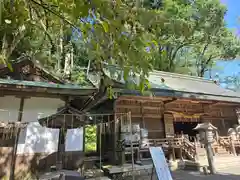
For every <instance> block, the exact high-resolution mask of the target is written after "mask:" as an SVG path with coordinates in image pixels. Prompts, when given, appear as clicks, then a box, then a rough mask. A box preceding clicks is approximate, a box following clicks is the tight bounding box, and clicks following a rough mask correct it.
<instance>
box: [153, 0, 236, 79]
mask: <svg viewBox="0 0 240 180" xmlns="http://www.w3.org/2000/svg"><path fill="white" fill-rule="evenodd" d="M162 9H163V12H164V14H165V17H168V19H169V21H170V22H171V24H170V25H169V24H167V25H165V26H163V28H162V27H161V31H160V30H159V31H158V32H157V34H156V36H157V38H158V42H159V43H161V47H160V49H159V52H157V53H156V55H155V57H154V58H153V60H152V63H153V65H154V67H156V68H157V69H159V70H163V71H171V72H176V71H177V72H179V71H180V72H183V73H191V74H193V71H196V72H197V73H196V75H198V76H203V75H204V73H205V71H207V70H208V69H209V68H211V66H212V65H213V60H216V59H220V58H221V59H233V58H235V57H236V56H237V55H238V54H239V52H240V49H239V47H240V46H239V45H240V44H239V39H238V38H237V37H236V36H235V35H234V34H233V33H232V32H231V31H230V30H228V29H227V28H226V27H225V22H224V15H225V13H226V7H225V6H224V5H222V4H221V3H220V2H219V1H218V0H207V1H205V0H196V1H188V0H166V1H164V6H163V8H162ZM163 51H164V53H162V52H163Z"/></svg>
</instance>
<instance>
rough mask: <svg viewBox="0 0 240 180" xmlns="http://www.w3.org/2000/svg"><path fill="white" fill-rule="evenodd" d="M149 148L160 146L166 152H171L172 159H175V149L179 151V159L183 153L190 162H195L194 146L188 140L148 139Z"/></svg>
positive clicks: (182, 138) (184, 138)
mask: <svg viewBox="0 0 240 180" xmlns="http://www.w3.org/2000/svg"><path fill="white" fill-rule="evenodd" d="M149 145H150V146H162V147H163V148H166V149H168V150H170V149H171V150H172V151H173V152H172V153H173V157H175V149H179V150H180V156H181V157H180V158H182V157H183V153H185V155H187V156H188V158H190V159H192V160H196V156H197V153H196V146H195V144H194V143H192V142H190V141H189V139H188V138H186V137H181V138H161V139H149Z"/></svg>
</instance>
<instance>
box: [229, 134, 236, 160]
mask: <svg viewBox="0 0 240 180" xmlns="http://www.w3.org/2000/svg"><path fill="white" fill-rule="evenodd" d="M230 143H231V150H232V153H233V155H234V156H236V155H237V153H236V148H235V145H234V140H233V139H232V137H230Z"/></svg>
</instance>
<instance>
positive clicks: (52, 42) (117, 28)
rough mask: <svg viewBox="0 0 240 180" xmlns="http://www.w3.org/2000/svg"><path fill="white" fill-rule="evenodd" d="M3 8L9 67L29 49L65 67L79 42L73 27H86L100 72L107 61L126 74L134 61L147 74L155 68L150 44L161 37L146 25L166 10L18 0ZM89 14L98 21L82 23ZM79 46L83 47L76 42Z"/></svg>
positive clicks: (101, 1) (98, 1) (100, 1)
mask: <svg viewBox="0 0 240 180" xmlns="http://www.w3.org/2000/svg"><path fill="white" fill-rule="evenodd" d="M1 10H2V11H1V16H0V17H1V18H0V19H1V20H2V25H3V28H1V31H0V38H1V39H2V40H3V41H1V42H3V43H1V61H2V62H3V63H6V64H8V65H9V67H10V65H11V63H9V62H10V61H11V60H14V59H16V58H17V57H19V56H21V55H23V54H27V55H30V56H32V57H37V58H41V59H48V61H46V64H47V65H48V66H50V67H51V68H59V69H63V66H64V63H65V62H66V57H69V52H72V51H73V50H72V49H73V47H72V46H75V45H73V42H72V41H71V35H72V31H73V30H80V31H81V34H82V38H83V40H84V41H85V45H87V47H86V49H87V50H88V51H87V52H88V54H89V55H88V58H90V60H91V61H92V64H94V69H95V71H99V72H102V63H103V62H107V63H108V64H117V65H119V66H121V67H122V68H123V69H124V71H125V74H128V72H129V67H128V66H130V67H131V69H132V71H134V72H136V73H140V74H141V76H142V77H145V76H146V75H147V73H148V71H149V70H150V69H152V66H151V64H150V63H149V59H150V57H151V52H147V51H145V48H146V46H147V45H148V43H149V42H154V39H155V36H154V34H153V33H149V32H147V31H146V29H147V28H149V22H150V21H151V20H152V19H157V21H156V20H155V21H153V22H152V23H150V25H151V24H154V23H157V22H159V21H160V20H161V19H160V18H161V13H160V12H156V11H154V10H146V9H144V8H141V7H138V5H137V3H133V2H130V1H119V0H117V1H114V2H112V1H105V0H92V1H88V2H85V1H73V0H70V1H67V2H66V1H63V0H59V1H55V0H48V1H47V2H44V1H42V0H30V1H27V0H18V1H14V0H13V1H1ZM86 17H90V18H92V19H94V23H92V24H91V23H82V18H86ZM124 33H125V34H124ZM89 35H90V36H91V38H89ZM86 42H87V43H86ZM20 44H21V46H18V45H20ZM156 45H157V44H156ZM74 49H75V50H77V51H78V50H79V49H78V48H76V46H75V47H74ZM76 54H77V53H76ZM46 57H48V58H46ZM139 59H141V60H139ZM44 61H45V60H44ZM49 61H50V62H49ZM126 66H127V68H126ZM101 74H103V73H101ZM142 79H144V78H142ZM107 84H109V83H107ZM142 87H143V86H142Z"/></svg>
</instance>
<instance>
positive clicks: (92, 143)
mask: <svg viewBox="0 0 240 180" xmlns="http://www.w3.org/2000/svg"><path fill="white" fill-rule="evenodd" d="M96 144H97V126H95V125H87V126H85V152H92V151H96V149H97V146H96Z"/></svg>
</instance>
